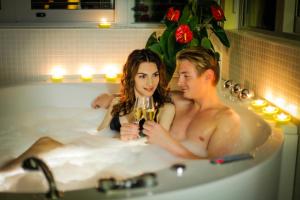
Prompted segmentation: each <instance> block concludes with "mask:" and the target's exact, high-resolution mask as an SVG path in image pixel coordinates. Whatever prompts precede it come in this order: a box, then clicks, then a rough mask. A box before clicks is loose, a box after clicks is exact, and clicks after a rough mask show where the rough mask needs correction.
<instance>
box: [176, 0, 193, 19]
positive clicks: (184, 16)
mask: <svg viewBox="0 0 300 200" xmlns="http://www.w3.org/2000/svg"><path fill="white" fill-rule="evenodd" d="M190 15H191V11H190V8H189V6H188V4H187V5H185V6H184V8H183V11H182V15H181V17H180V19H179V22H178V23H179V24H187V23H188V20H189V17H190Z"/></svg>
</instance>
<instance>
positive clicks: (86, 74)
mask: <svg viewBox="0 0 300 200" xmlns="http://www.w3.org/2000/svg"><path fill="white" fill-rule="evenodd" d="M79 73H80V78H81V80H82V81H84V82H89V81H92V79H93V73H94V70H93V69H92V68H90V67H88V66H85V67H83V68H81V69H80V72H79Z"/></svg>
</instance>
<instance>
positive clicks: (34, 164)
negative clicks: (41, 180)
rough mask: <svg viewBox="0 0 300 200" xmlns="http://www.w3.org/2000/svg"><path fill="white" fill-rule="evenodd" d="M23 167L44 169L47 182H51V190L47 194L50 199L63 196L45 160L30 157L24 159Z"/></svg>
mask: <svg viewBox="0 0 300 200" xmlns="http://www.w3.org/2000/svg"><path fill="white" fill-rule="evenodd" d="M22 167H23V168H24V169H26V170H39V169H42V172H43V173H44V175H45V177H46V179H47V182H48V184H49V191H48V192H47V194H46V197H47V198H49V199H59V198H60V197H62V196H63V193H62V192H61V191H59V190H57V186H56V183H55V180H54V177H53V175H52V172H51V171H50V169H49V167H48V166H47V165H46V163H45V162H44V161H42V160H41V159H39V158H36V157H30V158H27V159H25V160H24V161H23V164H22Z"/></svg>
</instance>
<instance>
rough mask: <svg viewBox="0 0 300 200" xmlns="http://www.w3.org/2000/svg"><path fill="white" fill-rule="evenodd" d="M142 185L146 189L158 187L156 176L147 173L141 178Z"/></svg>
mask: <svg viewBox="0 0 300 200" xmlns="http://www.w3.org/2000/svg"><path fill="white" fill-rule="evenodd" d="M140 179H141V182H142V185H143V186H144V187H146V188H148V187H154V186H156V185H157V179H156V174H154V173H146V174H143V175H141V177H140Z"/></svg>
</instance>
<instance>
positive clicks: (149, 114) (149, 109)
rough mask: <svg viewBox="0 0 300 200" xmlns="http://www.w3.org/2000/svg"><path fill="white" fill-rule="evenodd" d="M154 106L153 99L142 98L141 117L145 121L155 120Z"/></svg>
mask: <svg viewBox="0 0 300 200" xmlns="http://www.w3.org/2000/svg"><path fill="white" fill-rule="evenodd" d="M155 113H156V110H155V106H154V101H153V97H152V96H150V97H144V109H143V115H144V118H145V120H150V121H154V118H155Z"/></svg>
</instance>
